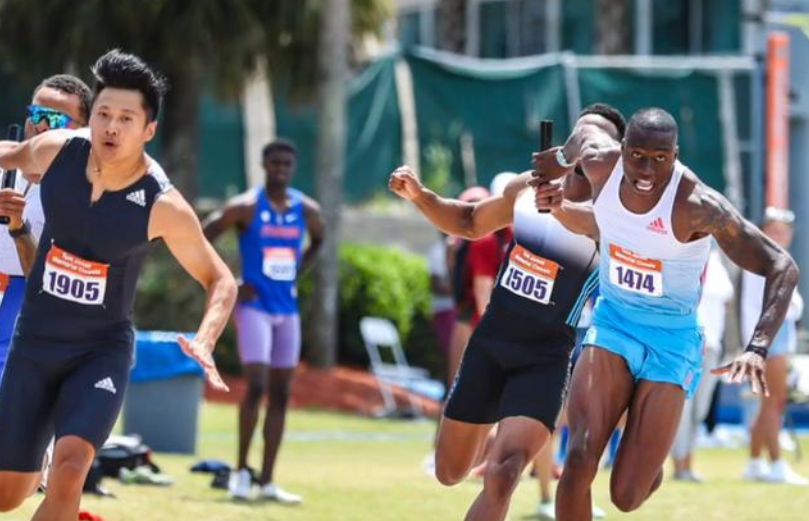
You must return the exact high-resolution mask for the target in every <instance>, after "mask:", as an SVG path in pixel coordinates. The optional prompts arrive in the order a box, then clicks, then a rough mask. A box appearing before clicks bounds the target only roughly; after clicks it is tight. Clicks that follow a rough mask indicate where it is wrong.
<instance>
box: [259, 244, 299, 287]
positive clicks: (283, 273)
mask: <svg viewBox="0 0 809 521" xmlns="http://www.w3.org/2000/svg"><path fill="white" fill-rule="evenodd" d="M262 272H263V273H264V275H265V276H267V277H269V278H271V279H272V280H280V281H287V282H289V281H293V280H295V277H297V275H298V258H297V256H296V255H295V250H293V249H292V248H264V261H263V263H262Z"/></svg>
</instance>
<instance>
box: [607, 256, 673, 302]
mask: <svg viewBox="0 0 809 521" xmlns="http://www.w3.org/2000/svg"><path fill="white" fill-rule="evenodd" d="M610 282H611V283H612V284H614V285H616V286H618V287H619V288H621V289H625V290H627V291H631V292H633V293H638V294H640V295H645V296H647V297H660V296H662V295H663V263H662V262H661V261H659V260H656V259H647V258H646V257H641V256H640V255H637V254H635V253H634V252H631V251H629V250H627V249H626V248H622V247H620V246H618V245H615V244H610Z"/></svg>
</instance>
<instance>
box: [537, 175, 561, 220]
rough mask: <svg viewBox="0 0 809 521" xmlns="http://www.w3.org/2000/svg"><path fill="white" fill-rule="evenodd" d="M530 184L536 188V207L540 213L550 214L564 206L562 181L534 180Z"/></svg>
mask: <svg viewBox="0 0 809 521" xmlns="http://www.w3.org/2000/svg"><path fill="white" fill-rule="evenodd" d="M528 184H529V185H530V186H531V187H533V188H534V206H536V209H537V210H538V211H540V212H549V211H552V210H556V209H558V208H559V207H561V206H562V201H563V200H564V185H563V183H562V181H561V180H559V179H554V180H553V181H545V180H543V179H540V178H538V177H534V178H532V179H531V180H530V181H528Z"/></svg>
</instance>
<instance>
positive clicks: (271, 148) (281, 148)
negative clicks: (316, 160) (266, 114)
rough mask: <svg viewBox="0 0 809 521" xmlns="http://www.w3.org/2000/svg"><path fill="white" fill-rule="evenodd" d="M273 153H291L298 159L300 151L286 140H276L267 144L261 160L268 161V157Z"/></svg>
mask: <svg viewBox="0 0 809 521" xmlns="http://www.w3.org/2000/svg"><path fill="white" fill-rule="evenodd" d="M273 152H289V153H290V154H292V155H293V156H295V159H298V149H297V148H296V147H295V144H294V143H293V142H292V141H289V140H286V139H276V140H275V141H271V142H270V143H267V144H266V145H265V146H264V149H263V150H262V151H261V159H262V160H263V159H267V156H269V155H270V154H272V153H273Z"/></svg>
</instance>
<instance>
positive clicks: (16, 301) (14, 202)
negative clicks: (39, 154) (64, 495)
mask: <svg viewBox="0 0 809 521" xmlns="http://www.w3.org/2000/svg"><path fill="white" fill-rule="evenodd" d="M92 103H93V93H92V91H91V90H90V87H88V86H87V84H85V83H84V82H83V81H82V80H80V79H79V78H76V77H75V76H70V75H69V74H57V75H56V76H51V77H49V78H46V79H45V80H43V81H42V83H40V84H39V85H38V86H37V88H36V89H34V94H33V97H32V99H31V104H30V105H29V106H28V109H27V118H26V120H25V139H30V138H32V137H34V136H37V135H39V134H42V133H43V132H47V131H49V130H58V129H65V128H70V129H75V128H81V127H84V126H86V125H87V121H88V120H89V119H90V106H91V105H92ZM27 174H28V175H29V176H31V175H33V174H41V172H28V173H27ZM0 215H4V216H7V217H9V219H10V221H9V223H8V226H0V303H2V306H0V380H1V379H2V376H3V369H4V367H5V363H6V357H7V355H8V348H9V345H10V344H11V336H12V333H13V329H14V322H15V321H16V320H17V315H18V314H19V313H20V307H21V306H22V300H23V293H24V291H25V278H26V277H27V276H28V274H29V273H30V272H31V267H32V266H33V264H34V257H35V256H36V249H37V244H38V242H39V236H40V235H41V234H42V229H43V227H44V226H45V215H44V213H43V212H42V203H41V202H40V198H39V185H37V184H31V183H29V182H28V181H26V180H25V178H24V177H23V176H22V175H21V174H18V175H17V178H16V183H15V186H14V188H6V189H3V190H2V191H0Z"/></svg>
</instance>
